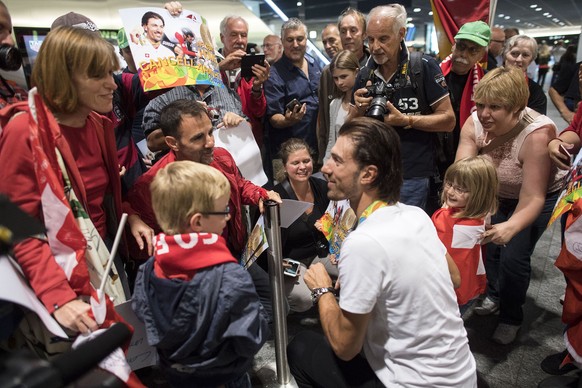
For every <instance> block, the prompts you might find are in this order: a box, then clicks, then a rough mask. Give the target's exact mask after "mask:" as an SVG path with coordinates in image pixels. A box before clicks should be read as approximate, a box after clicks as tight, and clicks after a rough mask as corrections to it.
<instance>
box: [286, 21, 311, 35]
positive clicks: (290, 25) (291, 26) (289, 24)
mask: <svg viewBox="0 0 582 388" xmlns="http://www.w3.org/2000/svg"><path fill="white" fill-rule="evenodd" d="M300 28H302V29H303V31H305V35H306V36H307V26H306V25H305V23H303V22H302V21H301V20H299V19H297V18H291V19H289V20H287V21H286V22H285V23H283V25H282V26H281V38H283V37H284V36H285V31H287V30H298V29H300Z"/></svg>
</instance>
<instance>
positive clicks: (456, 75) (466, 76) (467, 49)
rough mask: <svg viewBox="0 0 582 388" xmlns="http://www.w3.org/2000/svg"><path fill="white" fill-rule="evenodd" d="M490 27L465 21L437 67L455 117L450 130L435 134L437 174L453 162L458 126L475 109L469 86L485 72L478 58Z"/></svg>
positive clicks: (442, 172) (486, 42)
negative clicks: (445, 84) (437, 146)
mask: <svg viewBox="0 0 582 388" xmlns="http://www.w3.org/2000/svg"><path fill="white" fill-rule="evenodd" d="M490 38H491V30H490V29H489V26H488V25H487V23H485V22H482V21H476V22H470V23H465V24H463V25H462V26H461V28H460V29H459V32H458V33H457V35H455V44H454V45H453V48H452V53H451V54H450V55H449V56H448V57H447V58H445V59H444V60H443V61H442V62H441V64H440V66H441V70H442V71H443V74H444V76H445V79H446V81H447V85H448V86H449V91H450V96H451V103H452V105H453V110H454V111H455V117H456V119H457V121H456V123H455V129H453V132H452V133H439V150H438V153H439V160H438V162H439V171H440V175H441V177H442V176H444V173H445V171H446V169H447V167H449V166H450V165H451V164H453V162H454V161H455V153H456V152H457V146H458V145H459V136H460V133H461V127H462V126H463V124H464V123H465V121H466V120H467V118H468V117H469V116H470V115H471V112H472V110H473V108H475V101H473V88H474V87H475V85H477V83H479V81H480V80H481V78H483V75H484V74H485V72H484V70H483V68H482V67H481V65H479V63H478V62H479V61H480V60H481V59H483V57H484V55H485V53H486V52H487V46H488V45H489V40H490Z"/></svg>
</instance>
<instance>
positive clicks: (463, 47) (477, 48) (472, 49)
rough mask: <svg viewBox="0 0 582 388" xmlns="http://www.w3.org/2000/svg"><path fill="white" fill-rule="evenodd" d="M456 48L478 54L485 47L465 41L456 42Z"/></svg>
mask: <svg viewBox="0 0 582 388" xmlns="http://www.w3.org/2000/svg"><path fill="white" fill-rule="evenodd" d="M455 50H458V51H465V50H466V51H467V52H468V53H469V54H470V55H477V54H479V53H481V51H482V50H483V47H481V46H469V45H468V44H466V43H465V42H462V41H461V42H455Z"/></svg>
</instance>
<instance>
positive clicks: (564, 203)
mask: <svg viewBox="0 0 582 388" xmlns="http://www.w3.org/2000/svg"><path fill="white" fill-rule="evenodd" d="M581 197H582V152H578V155H577V156H576V158H575V159H574V161H573V163H572V167H570V171H569V172H568V175H566V177H565V184H564V190H562V193H561V194H560V197H559V198H558V200H557V201H556V206H555V207H554V211H553V212H552V217H551V218H550V221H549V222H548V226H550V225H551V224H552V223H553V222H554V221H556V220H557V219H559V218H560V217H561V216H562V214H564V213H566V212H567V211H569V210H570V209H571V208H572V204H573V203H574V202H576V201H577V200H578V199H580V198H581Z"/></svg>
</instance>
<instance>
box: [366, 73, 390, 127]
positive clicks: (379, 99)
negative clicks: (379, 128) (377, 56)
mask: <svg viewBox="0 0 582 388" xmlns="http://www.w3.org/2000/svg"><path fill="white" fill-rule="evenodd" d="M366 89H368V93H367V94H366V97H373V98H372V102H371V103H370V107H369V108H368V110H367V111H366V116H367V117H372V118H374V119H376V120H380V121H384V116H385V115H387V114H388V108H386V102H387V101H390V102H392V97H394V92H396V87H394V85H392V84H389V83H386V82H383V81H377V82H376V83H375V84H373V85H371V86H366Z"/></svg>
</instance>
